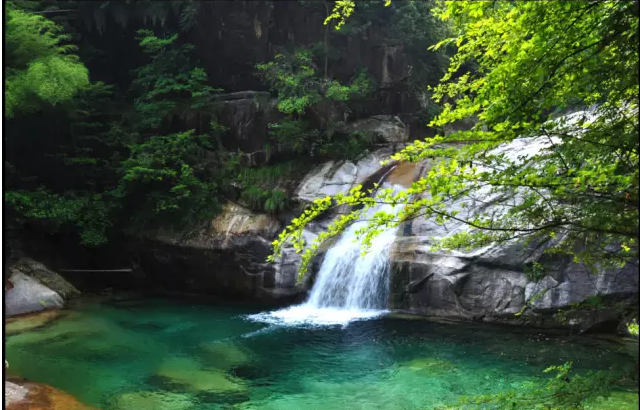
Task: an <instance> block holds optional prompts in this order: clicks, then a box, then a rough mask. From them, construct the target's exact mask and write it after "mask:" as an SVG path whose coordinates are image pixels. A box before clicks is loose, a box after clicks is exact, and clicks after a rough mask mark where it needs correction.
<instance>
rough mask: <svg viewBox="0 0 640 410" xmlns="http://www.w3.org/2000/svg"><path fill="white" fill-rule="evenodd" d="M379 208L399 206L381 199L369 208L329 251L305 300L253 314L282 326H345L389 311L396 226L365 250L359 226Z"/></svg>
mask: <svg viewBox="0 0 640 410" xmlns="http://www.w3.org/2000/svg"><path fill="white" fill-rule="evenodd" d="M394 188H395V187H394ZM379 211H385V212H388V213H392V212H393V211H394V207H393V206H391V205H387V204H381V205H379V206H376V207H373V208H371V209H369V210H368V212H366V214H364V215H363V216H361V218H360V219H359V220H358V221H356V222H355V223H353V224H352V225H351V226H349V227H348V228H347V229H346V230H345V231H344V232H343V233H342V234H341V236H340V238H339V240H338V241H337V242H336V243H335V244H334V245H333V246H332V247H331V248H330V249H329V250H328V251H327V253H326V254H325V256H324V260H323V261H322V265H321V267H320V270H319V272H318V276H317V277H316V281H315V283H314V285H313V288H312V289H311V293H310V295H309V298H308V299H307V301H306V302H305V303H303V304H301V305H297V306H292V307H290V308H287V309H282V310H277V311H275V312H268V313H260V314H257V315H251V316H249V318H250V319H252V320H256V321H261V322H267V323H271V324H281V325H301V324H304V325H336V324H339V325H343V326H344V325H347V324H348V323H349V322H351V321H354V320H363V319H370V318H373V317H377V316H380V315H381V314H383V313H385V312H386V311H385V308H386V307H387V299H388V297H389V271H390V264H389V252H390V247H391V245H392V244H393V241H394V239H395V237H396V229H387V230H385V231H384V232H382V233H380V234H379V235H378V236H376V237H375V238H374V239H373V241H372V243H371V249H370V250H369V251H368V252H367V253H365V254H364V255H363V254H362V244H361V242H360V241H359V240H357V236H356V231H357V230H358V229H360V228H362V227H364V226H366V225H367V223H368V220H369V219H370V218H371V217H372V216H373V215H374V214H375V213H376V212H379Z"/></svg>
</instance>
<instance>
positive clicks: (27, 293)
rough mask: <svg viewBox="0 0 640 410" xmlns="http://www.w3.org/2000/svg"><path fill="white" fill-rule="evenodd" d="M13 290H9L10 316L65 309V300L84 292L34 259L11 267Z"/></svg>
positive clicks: (6, 303)
mask: <svg viewBox="0 0 640 410" xmlns="http://www.w3.org/2000/svg"><path fill="white" fill-rule="evenodd" d="M8 270H9V273H10V275H11V276H9V282H10V284H11V287H10V289H8V290H6V291H5V309H6V311H5V312H6V315H7V316H14V315H20V314H24V313H32V312H39V311H41V310H44V309H51V308H61V307H63V306H64V304H65V299H69V298H71V297H73V296H76V295H78V294H79V293H80V292H78V290H77V289H76V288H75V287H73V285H71V284H70V283H69V282H67V281H66V280H65V279H64V278H62V276H60V275H58V274H57V273H55V272H53V271H52V270H50V269H49V268H47V267H46V266H44V265H43V264H41V263H39V262H36V261H34V260H33V259H30V258H21V259H19V260H18V261H16V262H12V263H11V264H10V265H9V267H8Z"/></svg>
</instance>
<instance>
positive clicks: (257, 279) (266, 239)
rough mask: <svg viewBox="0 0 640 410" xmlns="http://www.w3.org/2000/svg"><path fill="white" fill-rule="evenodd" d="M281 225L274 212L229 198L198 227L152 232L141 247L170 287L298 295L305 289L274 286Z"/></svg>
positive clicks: (160, 281) (269, 297)
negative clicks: (274, 249) (273, 259)
mask: <svg viewBox="0 0 640 410" xmlns="http://www.w3.org/2000/svg"><path fill="white" fill-rule="evenodd" d="M281 227H282V225H281V223H280V222H279V221H278V220H276V219H275V218H273V217H272V216H269V215H266V214H259V213H254V212H252V211H250V210H249V209H247V208H244V207H242V206H240V205H237V204H234V203H231V202H229V203H227V204H226V205H225V206H224V209H223V211H222V213H221V214H220V215H218V216H217V217H216V218H215V219H214V220H212V221H211V222H210V223H209V224H208V225H206V226H204V227H202V228H201V229H200V230H198V231H196V232H189V233H176V232H168V231H165V232H159V233H157V234H155V235H154V236H153V237H151V236H150V238H151V239H149V240H147V241H145V242H144V243H143V244H142V246H141V249H140V251H139V252H140V253H139V255H140V259H141V265H142V266H143V267H144V270H145V272H147V274H148V275H152V278H151V280H152V283H153V284H155V285H157V286H159V287H161V288H162V289H165V290H171V291H176V292H184V293H197V294H207V295H218V296H227V297H233V298H240V299H245V298H249V299H262V300H265V301H273V300H279V299H281V298H285V299H287V298H291V297H295V295H296V293H298V292H299V291H300V289H293V288H292V289H291V291H290V292H282V291H274V287H275V282H276V280H275V276H276V274H275V268H274V266H272V265H270V264H267V263H266V258H267V256H268V255H269V254H270V253H271V241H272V240H273V238H274V237H275V236H276V234H277V233H278V232H279V230H280V229H281ZM294 285H295V283H294Z"/></svg>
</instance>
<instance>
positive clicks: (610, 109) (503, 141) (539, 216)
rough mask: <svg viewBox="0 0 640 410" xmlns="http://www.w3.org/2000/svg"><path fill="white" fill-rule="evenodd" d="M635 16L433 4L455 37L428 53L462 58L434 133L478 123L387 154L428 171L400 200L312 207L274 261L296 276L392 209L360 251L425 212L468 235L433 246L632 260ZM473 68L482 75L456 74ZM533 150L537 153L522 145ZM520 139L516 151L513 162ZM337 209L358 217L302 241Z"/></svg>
mask: <svg viewBox="0 0 640 410" xmlns="http://www.w3.org/2000/svg"><path fill="white" fill-rule="evenodd" d="M635 9H637V4H636V3H632V2H624V1H623V2H585V3H577V2H569V3H539V2H524V3H505V2H445V3H444V4H441V5H440V8H439V9H438V10H437V13H438V15H439V16H440V17H441V18H442V19H444V20H453V21H454V26H455V28H456V29H457V30H458V36H457V37H455V38H453V39H448V40H445V41H443V42H441V43H440V44H438V45H436V46H435V47H436V48H437V47H439V46H442V45H444V44H448V43H449V44H452V43H453V44H456V46H457V53H456V55H455V56H454V57H453V59H452V61H451V65H450V67H449V70H448V72H447V73H446V74H445V76H444V77H443V79H442V80H441V83H440V85H438V86H437V87H435V88H434V89H433V95H434V97H435V98H436V99H439V100H440V101H441V102H443V110H442V112H441V114H440V115H439V116H438V117H437V118H436V119H435V120H434V121H432V122H431V123H430V125H431V126H433V127H443V126H445V125H448V124H452V123H455V122H456V121H459V120H465V119H471V118H475V119H476V125H475V126H474V127H473V128H472V129H471V130H468V131H459V132H454V133H450V134H448V135H438V136H436V137H434V138H429V139H426V140H424V141H419V140H418V141H415V142H414V143H413V144H411V145H409V146H408V147H406V148H405V149H404V150H402V151H401V152H399V153H397V154H395V155H393V156H392V157H391V159H392V160H395V161H399V162H420V161H425V160H429V165H430V166H431V167H430V169H429V171H428V172H427V173H426V174H425V175H423V176H422V177H421V178H420V179H419V180H417V181H415V182H414V183H413V184H412V185H411V186H410V187H409V188H407V189H406V190H405V191H402V192H397V193H396V192H394V191H392V190H388V189H382V190H379V191H378V192H377V193H376V194H375V195H373V196H372V194H373V191H366V192H365V191H363V188H362V186H357V187H355V188H353V189H352V190H351V191H349V192H348V193H346V194H339V195H336V196H334V197H333V198H332V197H325V198H321V199H318V200H316V201H315V202H314V203H313V204H312V205H311V206H310V207H309V208H308V209H307V210H305V211H304V212H303V213H302V214H301V215H300V216H299V217H298V218H295V219H293V220H292V221H291V223H290V224H289V226H288V227H287V228H286V229H285V230H284V231H283V232H282V233H281V234H280V236H279V237H278V239H277V240H275V241H274V242H273V249H274V253H273V254H272V255H271V256H270V258H269V260H270V261H275V260H276V259H277V257H278V256H279V255H280V254H281V252H282V249H283V247H284V246H287V244H291V245H292V246H293V247H294V249H295V250H296V252H298V253H300V254H301V256H302V264H301V267H300V270H299V273H300V275H301V276H302V275H303V274H304V273H305V272H306V271H307V269H308V264H309V261H310V260H311V258H312V257H313V255H314V254H315V253H316V252H317V250H318V247H319V245H320V244H321V243H322V242H324V241H326V240H327V239H329V238H331V237H333V236H336V235H338V234H340V233H341V232H342V231H343V230H344V229H345V228H346V227H347V226H348V225H349V224H350V223H352V222H353V221H355V220H357V219H358V218H360V217H361V215H362V214H363V212H365V211H366V210H368V209H370V208H371V207H373V206H374V205H376V204H378V203H388V204H391V205H401V206H400V207H398V208H400V210H399V211H398V212H395V213H394V214H390V213H387V212H384V211H379V212H377V213H375V214H374V215H373V217H370V218H369V220H368V223H367V224H366V226H364V227H363V228H361V229H359V230H358V232H357V234H358V239H359V240H361V242H362V245H363V251H365V252H366V250H367V249H368V247H370V245H371V240H372V239H373V238H374V237H375V236H376V235H378V234H379V233H380V232H382V231H383V230H384V229H388V228H391V227H394V226H397V225H399V224H400V223H402V222H404V221H408V220H411V219H414V218H416V217H424V218H428V219H430V220H432V221H433V222H435V223H437V224H439V225H444V224H457V228H461V227H464V229H456V230H455V231H454V232H452V233H450V234H448V235H447V236H445V237H442V238H433V241H432V244H433V248H434V250H436V249H439V250H444V251H450V250H454V249H474V248H478V247H482V246H486V245H488V244H489V243H494V242H505V241H511V240H524V241H536V242H538V243H540V242H542V243H545V242H546V243H548V246H547V248H546V251H547V252H559V253H564V254H567V255H570V256H571V257H572V258H573V259H574V261H575V262H578V263H584V264H585V265H586V266H588V267H589V268H591V269H592V270H594V271H602V270H603V269H607V268H609V267H616V266H618V267H619V266H624V265H625V264H627V263H634V264H637V258H638V244H637V236H638V122H637V111H638V104H637V102H636V101H637V96H638V75H637V68H638V67H637V64H638V63H637V62H638V50H637V48H634V47H632V46H631V44H632V43H633V41H636V40H637V30H636V29H637V18H635V17H634V10H635ZM558 16H563V17H562V18H560V17H558ZM567 19H568V20H567ZM567 21H569V22H570V23H569V25H568V26H567ZM594 27H598V29H596V30H594ZM533 33H536V34H533ZM538 33H541V34H538ZM470 61H474V62H475V63H477V65H478V66H479V68H478V69H477V70H476V71H475V72H464V71H463V67H464V64H465V63H468V62H470ZM589 106H591V107H594V106H595V107H596V108H594V109H593V111H592V112H591V113H590V115H580V114H574V115H573V116H565V117H561V118H557V115H558V113H560V112H562V111H563V110H566V109H567V108H571V107H574V108H576V107H589ZM554 116H555V117H556V120H554V121H550V120H551V119H553V117H554ZM576 116H577V117H578V118H576ZM534 141H535V142H536V144H538V148H537V149H533V147H527V144H530V143H532V142H534ZM543 142H544V144H542V143H543ZM518 144H520V148H519V149H521V150H522V151H523V152H522V155H514V152H515V151H516V150H517V149H518ZM507 148H508V149H507ZM527 148H530V149H529V151H530V152H528V153H525V152H524V151H526V150H527ZM482 196H492V203H491V204H490V205H491V206H486V207H485V206H484V205H483V206H477V205H476V206H474V212H465V211H466V210H465V207H468V204H466V205H465V202H464V201H463V199H465V198H468V199H470V200H472V201H473V200H475V201H476V204H477V203H481V201H483V197H482ZM342 205H348V206H351V207H352V209H354V211H353V212H350V213H348V214H345V215H339V216H338V217H337V218H336V219H335V220H334V221H333V222H332V223H331V224H330V225H329V226H328V228H327V229H326V231H325V232H322V233H321V234H320V235H318V236H317V237H316V238H315V239H314V240H313V241H312V242H311V243H306V241H305V240H304V239H303V235H302V232H303V230H304V229H305V227H306V226H307V225H308V224H309V223H310V222H311V221H313V220H314V219H316V218H318V217H319V216H320V215H321V214H323V213H324V212H326V211H328V210H329V209H331V208H332V207H336V206H342ZM456 205H459V206H456ZM467 210H468V209H467Z"/></svg>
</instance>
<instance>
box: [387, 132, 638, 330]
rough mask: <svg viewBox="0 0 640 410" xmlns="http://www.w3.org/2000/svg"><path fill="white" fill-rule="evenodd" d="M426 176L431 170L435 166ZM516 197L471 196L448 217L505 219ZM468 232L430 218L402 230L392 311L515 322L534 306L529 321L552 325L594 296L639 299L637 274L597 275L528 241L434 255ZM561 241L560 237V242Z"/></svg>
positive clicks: (511, 150) (525, 147) (529, 143)
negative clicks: (535, 271)
mask: <svg viewBox="0 0 640 410" xmlns="http://www.w3.org/2000/svg"><path fill="white" fill-rule="evenodd" d="M543 146H544V145H543V144H542V143H541V141H540V140H539V139H535V138H527V139H520V140H516V141H514V142H512V143H511V144H509V145H507V146H503V147H501V148H500V149H499V150H500V151H501V152H502V153H504V154H505V155H507V156H512V157H513V158H514V159H515V158H516V156H522V155H528V154H530V153H534V152H537V151H538V150H539V149H541V148H542V147H543ZM424 169H428V164H425V167H424ZM512 197H513V196H512V194H510V193H508V192H502V193H498V194H496V193H491V192H490V191H489V189H488V188H486V189H480V190H478V191H475V192H469V194H468V198H466V199H464V200H458V201H454V202H452V203H450V204H448V209H449V210H457V211H459V212H460V213H459V217H461V218H463V219H472V218H473V217H474V216H475V215H477V214H479V213H480V212H489V213H491V212H495V213H496V215H501V214H502V213H503V212H504V209H505V208H504V207H505V200H508V199H509V198H512ZM466 229H467V227H466V226H465V225H464V224H462V223H461V222H456V221H450V222H447V224H446V225H438V224H436V223H435V222H434V221H433V220H429V219H425V218H422V217H419V218H416V219H414V220H412V221H408V222H406V223H404V224H403V226H401V229H399V235H400V237H399V238H398V239H397V241H396V243H395V246H394V250H393V252H392V255H391V263H392V283H391V287H392V295H391V300H390V307H391V308H393V309H400V310H406V311H410V312H414V313H420V314H425V315H434V316H457V317H463V318H475V319H480V318H483V319H486V320H494V319H500V318H505V319H514V318H515V316H514V315H515V314H516V313H518V312H519V311H521V310H522V309H523V307H524V306H525V304H526V305H527V307H530V309H529V312H528V313H529V314H528V316H523V321H525V322H526V321H533V322H536V323H537V324H541V323H542V322H544V321H546V323H547V324H552V322H550V321H549V320H548V318H549V316H550V314H552V313H556V312H557V311H558V310H559V309H562V308H567V307H569V306H570V305H572V304H575V303H578V302H582V301H584V300H585V299H587V298H589V297H592V296H598V297H602V298H605V299H612V300H629V299H633V298H637V295H638V281H639V280H638V270H637V266H634V265H633V264H627V265H626V266H625V267H624V268H621V269H611V270H606V271H603V272H599V273H598V274H593V273H590V272H589V271H588V269H587V268H586V267H585V266H583V265H581V264H577V263H574V262H573V261H572V260H571V259H570V258H567V257H562V256H558V255H555V256H552V255H549V254H547V253H544V250H545V249H546V248H548V247H550V246H553V244H554V243H551V242H547V243H544V244H541V243H535V242H533V243H531V244H529V245H528V246H525V245H524V244H523V241H522V240H513V241H509V242H507V243H502V244H498V243H494V244H490V245H488V246H486V247H484V248H481V249H474V250H471V251H453V252H446V253H445V252H439V251H432V250H431V247H432V245H433V238H444V237H447V236H449V235H452V234H453V233H455V232H459V231H460V230H466ZM560 239H561V238H560V236H559V237H558V238H557V239H556V240H560ZM534 262H538V263H540V264H541V265H543V266H544V267H545V271H544V277H538V278H534V277H532V276H530V275H529V274H527V269H528V268H529V267H531V265H532V264H533V263H534ZM609 314H612V313H611V312H609ZM605 316H606V314H605ZM606 319H607V318H606V317H602V315H600V316H599V317H575V318H573V319H572V320H570V322H571V323H574V324H581V326H584V327H588V326H590V325H591V324H593V323H594V321H596V322H597V321H601V320H606ZM553 324H557V323H553Z"/></svg>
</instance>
